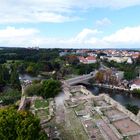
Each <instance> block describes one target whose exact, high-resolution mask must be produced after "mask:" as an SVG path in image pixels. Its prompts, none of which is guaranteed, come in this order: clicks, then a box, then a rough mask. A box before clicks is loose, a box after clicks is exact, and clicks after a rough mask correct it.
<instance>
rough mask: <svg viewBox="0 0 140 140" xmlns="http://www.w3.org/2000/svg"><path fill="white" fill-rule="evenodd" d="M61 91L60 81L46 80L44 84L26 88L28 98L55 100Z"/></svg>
mask: <svg viewBox="0 0 140 140" xmlns="http://www.w3.org/2000/svg"><path fill="white" fill-rule="evenodd" d="M60 91H61V83H60V82H59V81H58V80H53V79H49V80H45V81H43V82H42V83H37V84H33V85H31V86H29V87H27V88H26V90H25V94H26V95H28V96H33V95H36V96H42V97H43V98H45V99H47V98H54V97H55V96H56V95H57V94H58V93H59V92H60Z"/></svg>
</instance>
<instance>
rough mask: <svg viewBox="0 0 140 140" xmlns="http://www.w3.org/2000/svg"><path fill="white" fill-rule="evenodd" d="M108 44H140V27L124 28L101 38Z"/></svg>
mask: <svg viewBox="0 0 140 140" xmlns="http://www.w3.org/2000/svg"><path fill="white" fill-rule="evenodd" d="M103 41H105V42H107V43H110V44H126V45H127V44H140V26H136V27H125V28H123V29H120V30H118V31H116V32H115V33H113V34H111V35H109V36H106V37H104V38H103Z"/></svg>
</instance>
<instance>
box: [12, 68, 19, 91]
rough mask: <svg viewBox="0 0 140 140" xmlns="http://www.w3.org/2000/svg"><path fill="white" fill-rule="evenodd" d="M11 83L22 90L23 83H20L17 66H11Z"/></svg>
mask: <svg viewBox="0 0 140 140" xmlns="http://www.w3.org/2000/svg"><path fill="white" fill-rule="evenodd" d="M10 83H11V85H12V87H14V88H16V89H18V90H20V89H21V85H20V80H19V75H18V72H17V70H16V68H15V67H12V68H11V77H10Z"/></svg>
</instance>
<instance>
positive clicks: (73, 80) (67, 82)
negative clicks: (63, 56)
mask: <svg viewBox="0 0 140 140" xmlns="http://www.w3.org/2000/svg"><path fill="white" fill-rule="evenodd" d="M96 73H97V71H94V72H91V73H89V74H85V75H82V76H78V77H74V78H71V79H68V80H65V81H63V82H64V84H65V85H68V86H72V85H75V84H78V83H82V82H84V81H88V80H90V79H92V78H94V77H95V75H96Z"/></svg>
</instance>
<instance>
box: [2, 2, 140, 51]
mask: <svg viewBox="0 0 140 140" xmlns="http://www.w3.org/2000/svg"><path fill="white" fill-rule="evenodd" d="M0 46H9V47H10V46H11V47H32V46H39V47H41V48H93V49H94V48H98V49H101V48H140V0H0Z"/></svg>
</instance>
